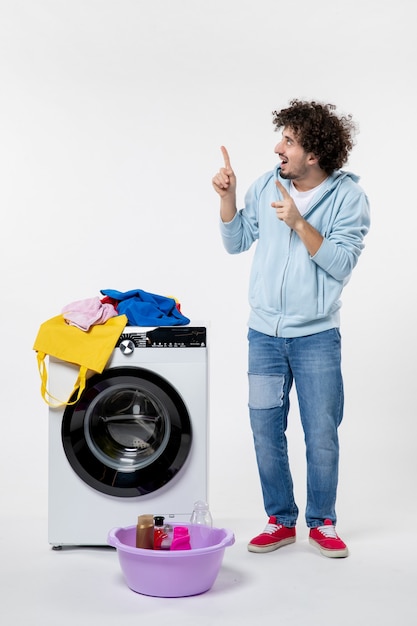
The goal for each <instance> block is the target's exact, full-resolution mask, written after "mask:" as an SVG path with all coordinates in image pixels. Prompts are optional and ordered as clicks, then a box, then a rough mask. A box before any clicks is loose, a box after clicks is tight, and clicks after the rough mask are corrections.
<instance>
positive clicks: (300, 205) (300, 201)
mask: <svg viewBox="0 0 417 626" xmlns="http://www.w3.org/2000/svg"><path fill="white" fill-rule="evenodd" d="M326 180H327V178H326V179H324V181H323V182H322V183H320V185H317V187H313V189H309V190H308V191H297V189H296V188H295V187H294V183H293V181H291V184H290V196H291V198H292V199H293V200H294V202H295V206H296V207H297V209H298V210H299V211H300V213H301V215H305V214H306V213H307V211H308V209H309V208H310V205H311V203H312V201H313V198H314V196H315V195H316V193H317V192H318V191H319V189H320V187H322V186H323V185H324V183H325V182H326Z"/></svg>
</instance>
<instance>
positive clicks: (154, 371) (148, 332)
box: [48, 325, 208, 547]
mask: <svg viewBox="0 0 417 626" xmlns="http://www.w3.org/2000/svg"><path fill="white" fill-rule="evenodd" d="M77 371H78V368H76V367H75V366H73V365H71V364H69V363H66V362H63V361H59V360H57V359H53V358H50V360H49V387H50V392H51V393H52V395H53V396H55V397H58V398H60V397H65V395H68V393H69V391H70V390H71V389H72V385H73V383H74V380H75V378H76V375H77ZM207 460H208V354H207V329H206V326H205V325H193V326H175V327H158V328H153V329H145V328H142V327H134V326H126V328H125V330H124V332H123V334H122V335H121V337H120V339H119V341H118V343H117V345H116V348H115V350H114V351H113V354H112V356H111V358H110V360H109V362H108V364H107V365H106V368H105V370H104V371H103V373H102V374H94V375H93V376H91V377H90V378H89V380H88V382H87V386H86V389H85V390H84V392H83V394H82V396H81V398H80V399H79V400H78V402H77V403H76V404H74V405H72V406H67V407H64V408H58V409H53V408H50V409H49V470H48V473H49V478H48V481H49V494H48V500H49V505H48V506H49V510H48V526H49V533H48V539H49V543H50V544H52V545H53V546H54V547H61V546H64V545H105V544H106V543H107V534H108V531H109V530H110V529H111V528H113V527H114V526H130V525H132V524H135V523H136V521H137V517H138V515H141V514H143V513H151V514H153V515H163V516H165V517H166V521H167V522H169V521H170V520H171V521H175V522H184V521H189V518H190V516H191V513H192V509H193V504H194V502H195V501H196V500H207V477H208V467H207Z"/></svg>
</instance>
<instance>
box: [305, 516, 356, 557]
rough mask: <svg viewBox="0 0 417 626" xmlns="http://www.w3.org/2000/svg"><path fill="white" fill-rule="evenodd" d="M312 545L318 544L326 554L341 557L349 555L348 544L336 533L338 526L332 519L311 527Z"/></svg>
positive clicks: (310, 537)
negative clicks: (322, 524)
mask: <svg viewBox="0 0 417 626" xmlns="http://www.w3.org/2000/svg"><path fill="white" fill-rule="evenodd" d="M308 540H309V542H310V543H311V545H312V546H316V548H318V549H319V550H320V552H321V553H322V554H323V555H324V556H329V557H333V558H341V557H345V556H349V550H348V548H347V546H346V544H345V543H344V542H343V541H342V540H341V539H340V537H339V536H338V535H337V533H336V528H335V527H334V524H333V522H332V521H331V520H330V519H325V520H324V526H318V527H317V528H310V536H309V538H308Z"/></svg>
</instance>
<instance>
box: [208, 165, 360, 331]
mask: <svg viewBox="0 0 417 626" xmlns="http://www.w3.org/2000/svg"><path fill="white" fill-rule="evenodd" d="M279 172H280V166H279V165H278V166H277V167H276V168H275V169H274V170H273V171H271V172H268V173H266V174H264V175H263V176H261V177H260V178H259V179H258V180H256V181H255V182H254V183H253V185H252V186H251V187H250V189H249V190H248V192H247V194H246V197H245V207H244V208H243V209H242V210H241V211H238V212H237V213H236V215H235V216H234V218H233V220H232V221H231V222H228V223H223V222H221V224H220V229H221V235H222V238H223V243H224V246H225V248H226V250H227V251H228V252H229V253H230V254H237V253H239V252H244V251H245V250H248V249H249V248H250V247H251V245H252V244H253V243H254V242H255V241H257V244H256V250H255V255H254V259H253V264H252V271H251V276H250V284H249V303H250V306H251V313H250V317H249V327H250V328H253V329H254V330H257V331H259V332H262V333H264V334H266V335H271V336H278V337H302V336H304V335H311V334H313V333H318V332H321V331H324V330H329V329H330V328H337V327H339V323H340V320H339V309H340V307H341V301H340V296H341V293H342V290H343V287H344V286H345V285H346V283H347V282H348V280H349V278H350V275H351V273H352V270H353V268H354V267H355V265H356V263H357V261H358V258H359V255H360V253H361V251H362V250H363V247H364V243H363V239H364V237H365V235H366V234H367V232H368V230H369V224H370V216H369V203H368V199H367V197H366V195H365V192H364V191H363V189H362V188H361V187H360V186H359V185H358V184H357V183H358V180H359V177H358V176H355V175H354V174H352V173H350V172H346V171H343V170H339V171H336V172H334V173H333V174H332V175H330V176H329V177H328V179H327V180H326V181H325V183H324V185H323V186H322V187H320V190H319V191H318V194H317V196H316V197H315V198H314V199H313V202H312V204H311V206H310V208H309V210H308V211H307V213H306V214H305V215H304V218H305V219H306V220H307V221H308V222H309V223H310V224H311V225H312V226H314V228H316V229H317V230H318V231H319V232H320V233H321V234H322V235H323V237H324V240H323V242H322V244H321V246H320V248H319V250H318V251H317V253H316V254H315V255H314V256H310V254H309V253H308V251H307V249H306V247H305V246H304V244H303V243H302V241H301V239H300V238H299V237H298V235H297V234H296V233H295V232H294V231H292V230H291V229H290V228H289V227H288V226H287V225H286V224H285V222H283V221H281V220H279V219H278V218H277V216H276V211H275V209H274V208H273V207H271V202H276V201H277V200H280V199H282V198H281V194H280V192H279V190H278V189H277V187H276V184H275V181H276V180H277V178H278V179H279V180H280V182H281V183H282V184H283V185H284V186H285V187H286V189H287V190H288V191H289V189H290V181H288V180H284V179H282V178H281V177H280V175H279Z"/></svg>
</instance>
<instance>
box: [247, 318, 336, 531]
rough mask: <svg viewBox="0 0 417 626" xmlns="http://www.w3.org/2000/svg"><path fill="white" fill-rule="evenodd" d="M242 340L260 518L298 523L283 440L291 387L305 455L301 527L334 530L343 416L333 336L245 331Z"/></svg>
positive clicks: (330, 333)
mask: <svg viewBox="0 0 417 626" xmlns="http://www.w3.org/2000/svg"><path fill="white" fill-rule="evenodd" d="M248 339H249V412H250V420H251V427H252V431H253V438H254V443H255V451H256V458H257V463H258V468H259V475H260V479H261V484H262V492H263V497H264V504H265V510H266V513H267V514H268V516H271V515H275V516H276V518H277V520H278V522H279V523H280V524H283V525H284V526H288V527H292V526H295V523H296V521H297V517H298V507H297V505H296V503H295V500H294V494H293V481H292V477H291V471H290V466H289V463H288V452H287V439H286V435H285V431H286V428H287V417H288V411H289V407H290V402H289V393H290V389H291V387H292V384H293V381H295V385H296V389H297V395H298V403H299V408H300V416H301V422H302V425H303V429H304V434H305V442H306V452H307V507H306V514H305V515H306V523H307V526H309V527H316V526H321V525H322V524H323V521H324V520H325V519H330V520H332V522H333V524H336V512H335V502H336V490H337V482H338V462H339V442H338V435H337V429H338V426H339V424H340V422H341V421H342V416H343V381H342V375H341V371H340V360H341V359H340V343H341V342H340V333H339V330H338V329H337V328H334V329H332V330H328V331H324V332H321V333H316V334H314V335H308V336H306V337H295V338H283V337H271V336H268V335H265V334H263V333H259V332H257V331H255V330H252V329H249V332H248Z"/></svg>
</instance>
